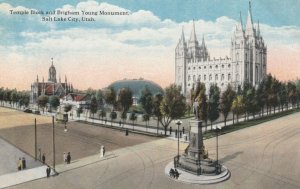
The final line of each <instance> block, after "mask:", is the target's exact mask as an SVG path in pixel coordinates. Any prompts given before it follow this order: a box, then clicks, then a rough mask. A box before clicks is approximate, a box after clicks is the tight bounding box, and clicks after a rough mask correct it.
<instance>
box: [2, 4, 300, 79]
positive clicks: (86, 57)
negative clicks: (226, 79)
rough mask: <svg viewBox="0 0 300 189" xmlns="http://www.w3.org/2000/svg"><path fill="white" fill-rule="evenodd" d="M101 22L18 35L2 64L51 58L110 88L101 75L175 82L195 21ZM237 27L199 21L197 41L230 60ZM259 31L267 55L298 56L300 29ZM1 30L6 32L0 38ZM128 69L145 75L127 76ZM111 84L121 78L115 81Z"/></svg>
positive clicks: (141, 17)
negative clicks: (181, 43) (180, 51)
mask: <svg viewBox="0 0 300 189" xmlns="http://www.w3.org/2000/svg"><path fill="white" fill-rule="evenodd" d="M8 8H12V7H11V6H10V5H9V4H4V5H3V3H2V4H0V10H1V11H3V10H7V9H8ZM57 10H58V9H57ZM60 10H70V11H81V10H88V11H100V10H106V11H129V12H130V10H127V9H124V8H121V7H118V6H115V5H111V4H108V3H98V2H96V1H87V2H80V3H78V4H77V5H76V6H72V5H65V6H63V7H62V8H61V9H60ZM97 19H98V20H97V21H96V22H95V24H102V23H106V24H107V27H105V28H103V27H96V28H95V27H91V28H88V27H83V26H82V25H78V27H69V28H60V29H58V27H54V26H53V27H52V28H56V29H52V30H50V31H44V32H41V31H34V32H32V31H26V30H25V31H23V32H21V33H20V37H21V38H23V39H24V43H23V44H21V45H17V44H14V45H11V46H1V45H0V54H2V55H8V56H6V57H7V58H5V60H2V62H0V64H1V65H2V64H4V63H5V62H9V61H10V60H9V58H13V57H18V61H19V62H22V61H25V59H26V57H31V59H30V60H31V61H35V62H37V64H40V65H45V63H47V64H48V62H49V61H48V60H49V58H50V57H52V56H54V57H55V58H57V59H59V61H60V63H61V68H60V69H62V70H63V69H65V71H68V70H67V69H66V68H64V66H67V67H68V66H69V68H70V70H72V69H77V71H78V69H80V71H84V72H89V71H94V72H99V77H100V78H99V79H100V80H101V79H102V80H105V81H106V83H107V82H108V81H107V78H104V76H107V75H105V74H103V76H102V75H101V74H100V73H103V72H109V71H111V70H117V72H118V74H119V75H118V76H119V77H122V76H120V75H122V73H123V72H124V73H127V76H126V77H128V75H132V76H133V77H134V76H135V75H138V74H142V73H144V75H145V76H149V77H152V78H159V76H161V75H164V74H166V78H169V79H167V80H166V82H169V83H171V82H173V78H174V73H173V72H174V49H175V47H176V44H177V42H178V40H179V38H180V36H181V28H182V26H184V32H185V38H186V40H187V41H188V40H189V38H190V33H191V30H192V25H193V22H192V21H189V22H182V23H176V22H175V21H172V20H169V19H166V20H161V19H160V18H159V17H157V16H156V15H154V14H153V13H152V12H150V11H146V10H138V11H136V12H130V15H129V16H98V17H97ZM236 23H237V22H236V21H235V20H233V19H231V18H228V17H225V16H223V17H220V18H217V19H216V20H215V21H205V20H201V19H199V20H195V26H196V32H197V38H198V41H199V43H201V40H202V35H204V37H205V43H206V44H207V47H208V51H209V52H210V55H211V57H216V58H219V57H225V56H226V55H227V56H229V51H230V40H231V37H232V35H233V30H234V28H235V25H236ZM51 24H52V23H51ZM116 25H118V26H123V25H124V27H115V26H116ZM129 26H130V27H129ZM260 28H261V33H262V36H263V37H264V40H265V43H266V44H267V45H268V50H270V49H276V48H279V47H280V48H286V49H291V48H293V50H294V51H299V49H300V47H299V44H300V28H299V27H296V26H284V27H272V26H269V25H266V24H260ZM4 30H5V29H4ZM1 31H3V29H2V28H1V29H0V33H1ZM297 56H299V55H297ZM22 59H24V60H22ZM41 60H43V61H46V62H43V61H41ZM81 63H85V66H84V67H82V66H80V64H81ZM33 65H35V66H36V64H32V66H33ZM63 65H64V66H63ZM129 67H130V69H131V70H139V71H140V72H141V73H135V74H133V73H132V72H130V73H129V72H128V68H129ZM33 69H34V66H33ZM126 70H127V71H126ZM145 70H146V71H145ZM70 72H71V71H70ZM146 73H147V74H146ZM140 76H141V77H145V76H143V75H140ZM140 76H136V77H140ZM124 77H125V76H124ZM112 79H117V76H114V77H113V78H112ZM120 79H121V78H120ZM86 80H87V81H86V82H87V83H92V82H93V80H92V78H91V80H88V79H86Z"/></svg>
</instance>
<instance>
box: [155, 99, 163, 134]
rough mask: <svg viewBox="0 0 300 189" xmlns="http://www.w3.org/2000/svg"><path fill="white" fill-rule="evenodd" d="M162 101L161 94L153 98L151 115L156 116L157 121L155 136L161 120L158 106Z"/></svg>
mask: <svg viewBox="0 0 300 189" xmlns="http://www.w3.org/2000/svg"><path fill="white" fill-rule="evenodd" d="M162 99H163V96H162V94H156V95H155V96H154V98H153V102H152V103H153V110H152V111H153V115H155V116H156V119H157V125H156V126H157V127H156V128H157V130H156V134H157V135H158V127H159V123H160V121H161V118H162V113H161V111H160V104H161V102H162Z"/></svg>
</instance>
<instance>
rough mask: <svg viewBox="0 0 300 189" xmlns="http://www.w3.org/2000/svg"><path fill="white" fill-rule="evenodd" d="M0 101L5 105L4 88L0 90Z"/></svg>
mask: <svg viewBox="0 0 300 189" xmlns="http://www.w3.org/2000/svg"><path fill="white" fill-rule="evenodd" d="M0 101H1V105H3V101H4V89H3V87H1V88H0Z"/></svg>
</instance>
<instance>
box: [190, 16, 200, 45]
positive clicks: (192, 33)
mask: <svg viewBox="0 0 300 189" xmlns="http://www.w3.org/2000/svg"><path fill="white" fill-rule="evenodd" d="M190 42H198V41H197V37H196V30H195V21H194V19H193V29H192V32H191V36H190Z"/></svg>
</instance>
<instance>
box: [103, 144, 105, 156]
mask: <svg viewBox="0 0 300 189" xmlns="http://www.w3.org/2000/svg"><path fill="white" fill-rule="evenodd" d="M104 154H105V147H104V146H103V156H104Z"/></svg>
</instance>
